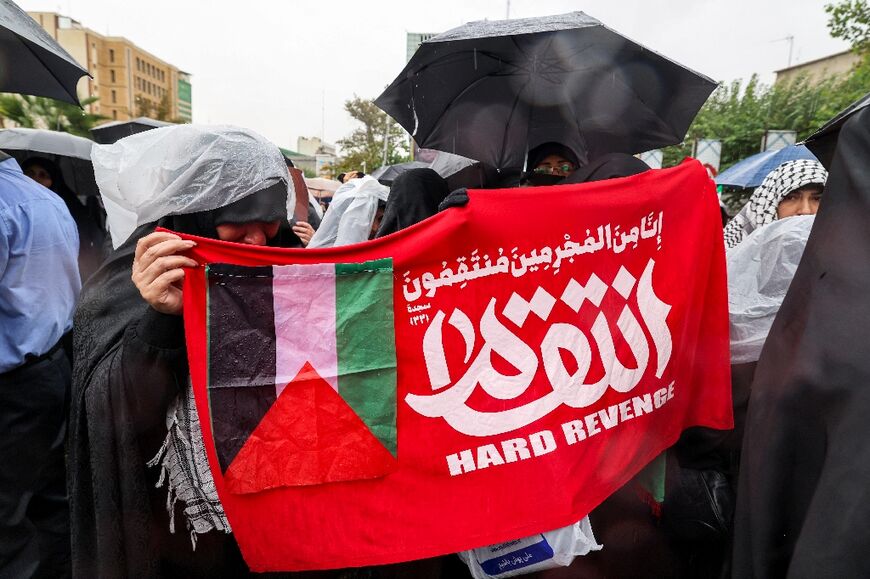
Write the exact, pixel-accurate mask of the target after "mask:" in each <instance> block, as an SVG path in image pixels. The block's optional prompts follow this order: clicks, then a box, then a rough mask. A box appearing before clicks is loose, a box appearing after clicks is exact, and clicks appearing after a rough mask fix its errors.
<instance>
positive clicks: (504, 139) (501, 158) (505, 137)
mask: <svg viewBox="0 0 870 579" xmlns="http://www.w3.org/2000/svg"><path fill="white" fill-rule="evenodd" d="M528 87H529V83H526V84H525V86H523V88H522V89H520V90H518V91H517V94H516V96H515V97H514V103H513V106H511V114H510V115H508V118H507V122H505V124H504V133H502V137H501V148H500V149H499V154H498V165H499V166H498V167H497V168H498V169H501V167H502V165H503V164H504V153H505V149H506V148H507V140H508V130H509V129H510V126H511V121H512V120H513V118H514V113H515V112H516V110H517V103H518V102H519V100H520V96H521V95H522V94H523V92H525V90H526V89H527V88H528ZM528 138H529V135H528V133H526V146H527V147H528ZM523 165H525V159H524V160H523Z"/></svg>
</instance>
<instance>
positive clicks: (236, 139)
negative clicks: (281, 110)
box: [91, 125, 296, 248]
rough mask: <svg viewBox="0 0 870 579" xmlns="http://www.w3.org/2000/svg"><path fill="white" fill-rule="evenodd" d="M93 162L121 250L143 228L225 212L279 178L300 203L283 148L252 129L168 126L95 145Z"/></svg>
mask: <svg viewBox="0 0 870 579" xmlns="http://www.w3.org/2000/svg"><path fill="white" fill-rule="evenodd" d="M91 158H92V160H93V162H94V176H95V177H96V179H97V185H99V187H100V194H101V195H102V197H103V203H104V205H105V208H106V220H107V225H108V228H109V232H110V233H111V235H112V245H114V247H115V248H117V247H118V246H120V245H121V244H122V243H124V242H125V241H126V240H127V238H129V237H130V234H131V233H133V231H134V230H135V229H136V228H137V227H139V226H140V225H144V224H146V223H152V222H154V221H157V220H158V219H160V218H162V217H166V216H168V215H182V214H188V213H196V212H199V211H210V210H213V209H218V208H219V207H225V206H226V205H229V204H230V203H233V202H234V201H238V200H240V199H243V198H245V197H247V196H248V195H250V194H251V193H255V192H257V191H260V190H261V189H265V188H266V187H270V186H272V185H274V184H275V183H277V182H278V181H283V182H284V183H287V184H288V197H289V198H288V200H287V203H288V206H289V207H294V206H295V204H296V199H295V197H296V195H295V191H294V190H293V187H292V185H290V174H289V173H288V172H287V165H286V163H285V161H284V157H283V155H282V154H281V150H280V149H278V147H277V146H275V145H273V144H272V143H270V142H269V141H267V140H266V139H265V138H264V137H262V136H260V135H258V134H257V133H255V132H254V131H251V130H248V129H242V128H238V127H231V126H200V125H175V126H171V127H161V128H158V129H153V130H150V131H145V132H144V133H138V134H136V135H131V136H129V137H126V138H124V139H121V140H120V141H118V142H116V143H113V144H111V145H94V147H93V149H92V150H91Z"/></svg>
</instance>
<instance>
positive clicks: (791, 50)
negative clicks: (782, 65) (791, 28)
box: [771, 34, 794, 67]
mask: <svg viewBox="0 0 870 579" xmlns="http://www.w3.org/2000/svg"><path fill="white" fill-rule="evenodd" d="M771 42H788V66H789V67H791V60H792V55H793V54H794V35H793V34H789V35H788V36H786V37H785V38H777V39H776V40H772V41H771Z"/></svg>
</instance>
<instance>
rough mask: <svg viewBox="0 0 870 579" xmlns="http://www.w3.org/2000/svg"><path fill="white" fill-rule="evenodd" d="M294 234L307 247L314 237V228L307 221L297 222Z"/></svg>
mask: <svg viewBox="0 0 870 579" xmlns="http://www.w3.org/2000/svg"><path fill="white" fill-rule="evenodd" d="M293 233H295V234H296V236H297V237H298V238H299V239H300V240H302V244H303V245H305V246H307V245H308V242H309V241H311V238H312V237H313V236H314V228H313V227H312V226H311V225H310V224H309V223H307V222H305V221H297V222H296V225H294V226H293Z"/></svg>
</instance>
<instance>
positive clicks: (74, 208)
mask: <svg viewBox="0 0 870 579" xmlns="http://www.w3.org/2000/svg"><path fill="white" fill-rule="evenodd" d="M34 165H37V166H39V167H42V168H43V169H45V170H46V171H47V172H48V174H49V175H50V176H51V190H52V191H53V192H54V193H56V194H57V196H58V197H60V198H61V199H63V202H64V204H65V205H66V208H67V210H69V212H70V215H72V218H73V221H75V223H76V229H77V230H78V233H79V260H78V261H79V275H80V276H81V279H82V282H85V281H87V279H88V278H89V277H91V275H93V274H94V272H96V271H97V268H98V267H99V266H100V263H102V261H103V258H104V256H105V252H104V249H103V245H104V243H105V240H106V230H105V227H104V223H105V222H106V219H105V213H104V212H103V210H102V208H101V207H100V205H99V202H98V201H97V198H96V197H89V198H88V203H87V204H83V203H82V202H81V201H79V199H78V197H76V194H75V191H73V190H72V189H70V188H69V186H68V185H67V184H66V182H65V181H64V179H63V173H62V172H61V170H60V167H59V166H58V165H57V163H55V162H54V161H51V160H49V159H46V158H44V157H30V158H29V159H27V160H26V161H24V163H22V164H21V169H22V170H23V171H27V169H29V168H30V167H33V166H34Z"/></svg>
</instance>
